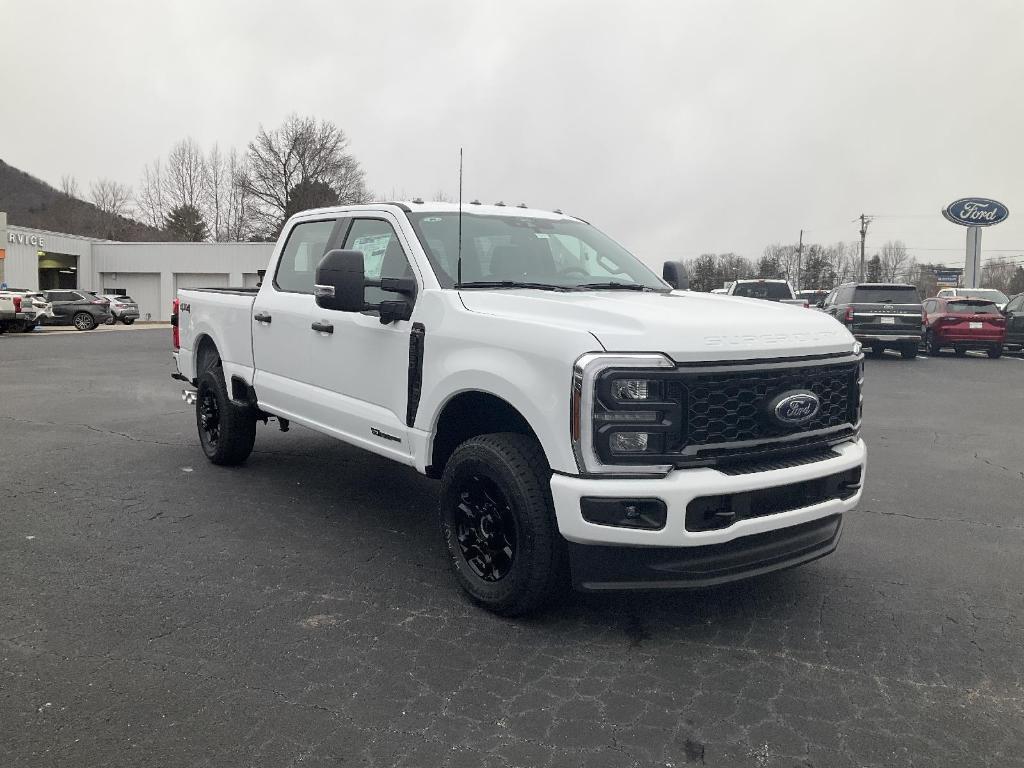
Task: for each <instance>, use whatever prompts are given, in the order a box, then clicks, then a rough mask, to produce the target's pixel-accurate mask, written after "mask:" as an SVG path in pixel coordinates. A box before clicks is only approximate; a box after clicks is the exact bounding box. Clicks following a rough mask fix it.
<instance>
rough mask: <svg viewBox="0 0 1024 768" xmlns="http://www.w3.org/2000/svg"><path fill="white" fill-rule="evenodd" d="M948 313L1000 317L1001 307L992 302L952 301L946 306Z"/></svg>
mask: <svg viewBox="0 0 1024 768" xmlns="http://www.w3.org/2000/svg"><path fill="white" fill-rule="evenodd" d="M946 311H947V312H969V313H972V314H975V315H999V314H1002V313H1001V312H1000V311H999V307H997V306H996V305H995V304H993V303H992V302H991V301H977V300H974V301H970V300H962V301H951V302H949V303H948V304H946Z"/></svg>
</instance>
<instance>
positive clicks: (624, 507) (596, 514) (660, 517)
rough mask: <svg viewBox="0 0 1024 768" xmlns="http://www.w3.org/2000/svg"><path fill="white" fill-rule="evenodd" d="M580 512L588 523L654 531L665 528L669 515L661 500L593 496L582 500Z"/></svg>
mask: <svg viewBox="0 0 1024 768" xmlns="http://www.w3.org/2000/svg"><path fill="white" fill-rule="evenodd" d="M580 512H582V513H583V519H584V520H586V521H587V522H588V523H596V524H597V525H613V526H615V527H617V528H646V529H648V530H652V531H657V530H660V529H662V528H664V527H665V519H666V517H667V515H668V509H667V508H666V506H665V502H664V501H662V500H661V499H605V498H595V497H592V496H584V497H583V498H582V499H580Z"/></svg>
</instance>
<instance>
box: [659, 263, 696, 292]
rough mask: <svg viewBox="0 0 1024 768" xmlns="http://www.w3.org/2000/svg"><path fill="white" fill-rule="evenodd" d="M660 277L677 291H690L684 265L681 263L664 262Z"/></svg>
mask: <svg viewBox="0 0 1024 768" xmlns="http://www.w3.org/2000/svg"><path fill="white" fill-rule="evenodd" d="M661 277H662V279H663V280H664V281H665V282H666V283H668V284H669V285H671V286H672V287H673V288H675V289H676V290H677V291H688V290H690V278H689V276H688V275H687V274H686V265H685V264H683V262H681V261H666V262H665V264H664V266H662V268H661Z"/></svg>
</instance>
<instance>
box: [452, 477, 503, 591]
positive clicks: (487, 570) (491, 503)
mask: <svg viewBox="0 0 1024 768" xmlns="http://www.w3.org/2000/svg"><path fill="white" fill-rule="evenodd" d="M457 492H458V495H459V503H458V506H457V507H456V509H455V535H456V538H457V540H458V543H459V549H460V551H461V552H462V557H463V558H464V559H465V561H466V564H467V565H468V566H469V567H470V570H472V571H473V573H475V574H476V575H477V576H479V577H480V578H481V579H483V580H484V581H491V582H493V581H500V580H501V579H503V578H505V576H507V575H508V573H509V571H511V570H512V565H513V564H514V563H515V558H516V544H517V542H518V538H519V530H518V527H517V525H516V520H515V516H514V515H513V514H512V508H511V507H510V506H509V503H508V501H507V499H506V498H505V496H504V494H503V493H502V492H501V489H499V488H498V486H497V485H496V484H495V482H494V481H493V480H491V479H490V478H488V477H484V476H483V475H478V474H474V475H470V476H468V477H466V478H465V479H464V480H463V481H462V483H461V484H460V487H459V488H458V490H457Z"/></svg>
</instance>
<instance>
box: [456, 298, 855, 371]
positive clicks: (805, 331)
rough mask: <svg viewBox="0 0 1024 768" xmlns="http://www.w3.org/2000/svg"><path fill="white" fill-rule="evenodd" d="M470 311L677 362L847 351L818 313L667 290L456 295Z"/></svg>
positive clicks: (838, 331) (842, 332)
mask: <svg viewBox="0 0 1024 768" xmlns="http://www.w3.org/2000/svg"><path fill="white" fill-rule="evenodd" d="M460 296H461V298H462V303H463V305H464V306H465V307H466V309H468V310H469V311H471V312H479V313H481V314H487V315H494V316H498V317H503V318H507V319H509V320H523V321H524V322H528V323H534V324H535V323H538V322H540V323H545V322H546V323H547V324H549V325H550V326H551V328H552V331H556V330H557V329H559V328H564V329H571V330H574V331H580V330H583V331H588V332H590V333H591V334H593V335H594V337H595V338H596V339H597V340H598V341H599V342H600V343H601V345H602V346H603V347H604V348H605V350H607V351H609V352H663V353H665V354H666V355H668V356H669V357H671V358H672V359H673V360H675V361H677V362H687V361H701V360H705V361H706V360H744V359H755V358H767V357H789V356H803V355H813V354H828V353H834V352H849V351H851V350H852V349H853V345H854V339H853V336H851V335H850V333H849V331H847V330H846V328H845V327H844V326H843V325H842V324H840V323H839V322H838V321H837V320H835V319H834V318H832V317H831V316H830V315H827V314H825V313H824V312H818V311H816V310H813V309H805V308H804V307H797V306H792V305H788V304H781V303H778V302H773V301H763V300H760V299H744V298H739V297H734V296H722V295H716V294H710V293H696V292H690V291H673V292H672V293H667V294H666V293H641V292H634V291H580V292H566V293H553V292H550V291H542V290H535V289H507V290H496V291H461V292H460Z"/></svg>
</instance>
